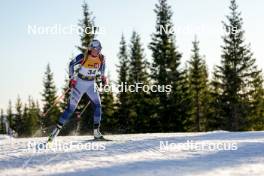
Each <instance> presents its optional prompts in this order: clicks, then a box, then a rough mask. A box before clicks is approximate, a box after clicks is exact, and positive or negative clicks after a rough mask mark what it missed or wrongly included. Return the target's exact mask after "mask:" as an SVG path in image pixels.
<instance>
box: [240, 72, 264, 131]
mask: <svg viewBox="0 0 264 176" xmlns="http://www.w3.org/2000/svg"><path fill="white" fill-rule="evenodd" d="M252 86H253V89H252V95H251V97H252V98H251V101H250V103H251V112H250V116H249V117H248V119H247V124H248V125H247V126H246V128H244V130H264V88H263V77H262V75H260V74H258V75H256V76H255V77H254V78H253V81H252Z"/></svg>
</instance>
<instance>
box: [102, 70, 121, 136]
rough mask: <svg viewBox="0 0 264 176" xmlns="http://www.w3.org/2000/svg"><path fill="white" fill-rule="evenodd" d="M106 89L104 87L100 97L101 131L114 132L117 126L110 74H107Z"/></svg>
mask: <svg viewBox="0 0 264 176" xmlns="http://www.w3.org/2000/svg"><path fill="white" fill-rule="evenodd" d="M107 77H108V80H109V83H108V88H109V89H107V87H105V91H103V92H102V95H101V103H102V124H103V125H102V129H103V131H108V132H115V131H116V126H117V119H118V118H117V117H116V116H114V113H115V101H114V95H113V92H112V90H111V87H112V83H111V81H110V74H108V76H107Z"/></svg>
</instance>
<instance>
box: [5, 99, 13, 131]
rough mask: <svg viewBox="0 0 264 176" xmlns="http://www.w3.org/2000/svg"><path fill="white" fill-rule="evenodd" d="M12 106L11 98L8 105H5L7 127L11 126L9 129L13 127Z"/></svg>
mask: <svg viewBox="0 0 264 176" xmlns="http://www.w3.org/2000/svg"><path fill="white" fill-rule="evenodd" d="M12 108H13V107H12V102H11V100H9V102H8V107H7V111H6V112H7V121H8V125H9V128H11V129H13V128H14V114H13V110H12ZM8 130H9V129H8Z"/></svg>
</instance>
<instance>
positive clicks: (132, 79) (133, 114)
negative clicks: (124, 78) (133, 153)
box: [128, 31, 149, 132]
mask: <svg viewBox="0 0 264 176" xmlns="http://www.w3.org/2000/svg"><path fill="white" fill-rule="evenodd" d="M147 65H148V63H147V61H146V59H145V57H144V50H143V47H142V44H141V41H140V36H139V34H137V33H136V32H135V31H134V32H133V33H132V37H131V44H130V55H129V70H128V71H129V72H128V84H129V85H136V84H137V83H140V84H142V85H149V80H148V78H149V75H148V73H147ZM148 103H149V99H148V93H147V92H144V91H143V90H141V89H140V90H138V92H130V93H129V106H130V108H129V110H130V112H129V117H128V122H129V125H128V127H130V130H131V132H143V130H147V129H146V125H147V123H146V122H147V120H148V118H149V111H148V108H149V104H148Z"/></svg>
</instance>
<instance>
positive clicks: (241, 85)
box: [213, 0, 260, 131]
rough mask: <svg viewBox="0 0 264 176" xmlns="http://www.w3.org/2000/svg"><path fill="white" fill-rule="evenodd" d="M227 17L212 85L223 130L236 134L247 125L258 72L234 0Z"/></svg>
mask: <svg viewBox="0 0 264 176" xmlns="http://www.w3.org/2000/svg"><path fill="white" fill-rule="evenodd" d="M229 9H230V11H231V12H230V15H228V16H227V22H223V25H224V29H225V32H226V34H225V35H224V36H223V41H224V44H223V45H222V55H221V58H222V59H221V64H220V65H219V66H217V69H216V71H215V72H214V76H215V78H216V81H215V82H214V83H213V84H214V85H216V86H217V87H219V88H220V92H219V93H220V94H219V98H218V100H219V101H220V102H219V107H217V108H221V111H220V112H221V114H217V116H218V117H219V116H220V118H222V119H225V120H224V121H223V124H221V126H224V128H225V129H227V130H231V131H237V130H241V129H243V128H244V127H245V126H246V125H247V119H248V116H249V114H250V102H249V101H250V100H251V98H252V93H251V90H252V82H253V78H254V77H256V75H258V74H260V70H258V69H257V67H256V63H255V62H256V61H255V59H254V58H253V54H252V52H251V51H250V48H249V46H248V45H246V44H245V39H244V33H245V32H244V30H243V29H242V24H243V22H242V18H241V13H240V12H238V6H237V4H236V1H235V0H231V5H230V7H229Z"/></svg>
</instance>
